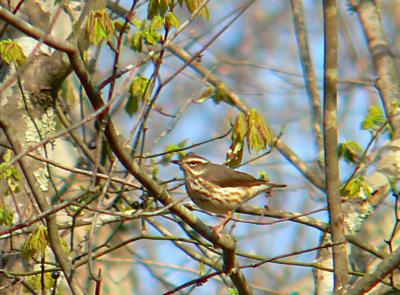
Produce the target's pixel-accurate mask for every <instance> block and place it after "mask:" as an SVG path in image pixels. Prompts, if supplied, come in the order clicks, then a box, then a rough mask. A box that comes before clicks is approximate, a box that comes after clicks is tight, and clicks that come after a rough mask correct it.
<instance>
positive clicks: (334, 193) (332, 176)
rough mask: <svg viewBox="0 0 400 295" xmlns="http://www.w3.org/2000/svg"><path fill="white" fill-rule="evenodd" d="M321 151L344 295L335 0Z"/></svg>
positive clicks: (329, 3) (330, 11) (331, 0)
mask: <svg viewBox="0 0 400 295" xmlns="http://www.w3.org/2000/svg"><path fill="white" fill-rule="evenodd" d="M323 13H324V42H325V44H324V45H325V52H324V54H325V60H324V118H323V119H324V149H325V177H326V192H327V195H328V207H329V218H330V226H331V234H332V242H333V244H334V246H333V264H334V278H335V287H334V289H335V294H345V293H346V288H347V284H348V281H349V275H348V258H347V251H346V244H345V240H346V239H345V229H344V222H343V212H342V208H341V199H340V194H339V186H340V180H339V159H338V153H337V146H338V130H337V61H338V42H337V35H338V28H337V7H336V0H326V1H324V7H323Z"/></svg>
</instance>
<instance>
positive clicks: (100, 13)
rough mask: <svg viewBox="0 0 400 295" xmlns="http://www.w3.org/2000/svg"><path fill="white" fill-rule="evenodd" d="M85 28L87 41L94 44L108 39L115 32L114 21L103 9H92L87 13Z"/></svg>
mask: <svg viewBox="0 0 400 295" xmlns="http://www.w3.org/2000/svg"><path fill="white" fill-rule="evenodd" d="M86 30H87V33H88V36H89V42H90V43H91V44H94V45H99V44H100V43H101V42H102V41H104V40H105V41H107V40H109V39H110V37H111V36H112V35H114V33H115V27H114V22H113V21H112V20H111V18H110V15H109V14H108V13H107V11H106V10H105V9H100V10H94V11H91V12H90V13H89V19H88V22H87V27H86Z"/></svg>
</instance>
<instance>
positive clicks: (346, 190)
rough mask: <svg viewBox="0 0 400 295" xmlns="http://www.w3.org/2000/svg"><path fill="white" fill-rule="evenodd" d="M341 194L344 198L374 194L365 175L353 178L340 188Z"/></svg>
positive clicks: (362, 197)
mask: <svg viewBox="0 0 400 295" xmlns="http://www.w3.org/2000/svg"><path fill="white" fill-rule="evenodd" d="M340 195H341V196H342V197H344V198H361V199H365V197H368V198H369V197H371V196H372V190H371V187H370V186H369V185H368V183H367V182H366V181H365V180H364V177H363V176H361V175H360V176H358V177H354V178H352V179H351V180H350V181H348V182H347V183H346V184H344V185H343V186H342V187H341V188H340Z"/></svg>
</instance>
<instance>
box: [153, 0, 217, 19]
mask: <svg viewBox="0 0 400 295" xmlns="http://www.w3.org/2000/svg"><path fill="white" fill-rule="evenodd" d="M203 2H204V0H178V4H179V6H180V7H181V8H182V7H183V6H186V8H187V10H188V11H189V12H190V13H191V14H193V12H195V11H196V9H198V8H199V7H200V5H202V3H203ZM174 10H175V1H174V0H149V4H148V6H147V18H148V19H153V18H154V17H156V16H161V17H165V16H166V15H167V14H168V12H169V13H172V14H174ZM199 15H200V16H202V17H204V18H206V19H209V18H210V13H209V11H208V8H207V5H205V6H204V7H203V8H202V9H201V10H200V11H199Z"/></svg>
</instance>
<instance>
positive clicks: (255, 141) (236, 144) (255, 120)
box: [226, 109, 273, 167]
mask: <svg viewBox="0 0 400 295" xmlns="http://www.w3.org/2000/svg"><path fill="white" fill-rule="evenodd" d="M272 142H273V137H272V134H271V130H270V128H269V126H268V124H267V122H266V121H265V119H264V117H263V116H262V115H260V114H259V113H258V112H257V110H256V109H252V110H251V111H250V112H249V113H248V114H247V115H244V114H242V113H240V114H239V115H238V116H237V117H236V120H235V123H234V125H233V131H232V144H231V146H230V148H229V150H228V153H227V156H226V164H227V165H228V166H230V167H237V166H238V165H239V164H240V162H241V161H242V158H243V151H244V145H245V143H247V149H248V151H249V152H251V151H252V150H255V151H256V152H260V151H262V150H265V149H267V148H268V147H270V146H272Z"/></svg>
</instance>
